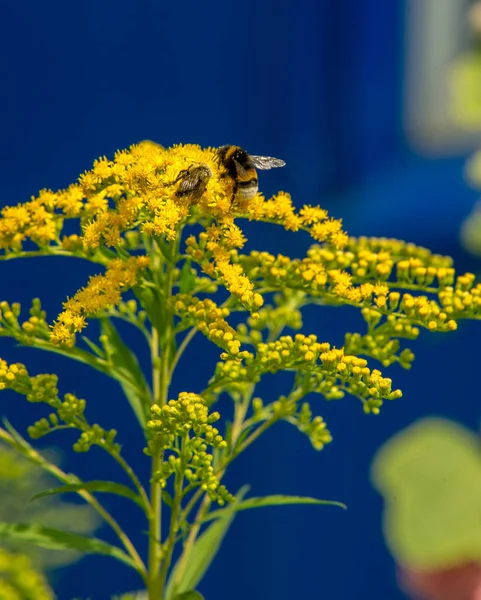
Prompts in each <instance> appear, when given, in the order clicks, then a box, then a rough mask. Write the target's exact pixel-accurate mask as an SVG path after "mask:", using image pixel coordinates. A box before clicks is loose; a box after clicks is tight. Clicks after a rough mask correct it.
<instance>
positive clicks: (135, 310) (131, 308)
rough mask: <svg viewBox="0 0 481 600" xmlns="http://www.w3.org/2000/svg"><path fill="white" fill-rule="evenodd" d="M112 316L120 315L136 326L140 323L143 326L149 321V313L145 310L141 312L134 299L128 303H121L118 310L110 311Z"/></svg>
mask: <svg viewBox="0 0 481 600" xmlns="http://www.w3.org/2000/svg"><path fill="white" fill-rule="evenodd" d="M110 315H111V316H117V315H119V316H120V317H122V318H124V319H125V320H127V321H130V322H131V323H134V324H135V323H140V324H142V325H143V324H144V323H145V321H146V320H147V313H146V312H145V310H139V307H138V305H137V302H136V301H135V300H133V299H131V300H127V302H121V303H120V304H119V305H118V307H117V308H116V309H113V310H111V311H110Z"/></svg>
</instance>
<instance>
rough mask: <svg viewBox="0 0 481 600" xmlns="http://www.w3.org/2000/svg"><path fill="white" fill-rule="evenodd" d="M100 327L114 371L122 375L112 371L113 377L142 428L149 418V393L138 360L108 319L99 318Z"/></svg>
mask: <svg viewBox="0 0 481 600" xmlns="http://www.w3.org/2000/svg"><path fill="white" fill-rule="evenodd" d="M100 328H101V333H102V335H105V336H107V339H108V342H107V343H108V345H109V346H110V348H109V351H110V361H111V362H112V363H113V364H114V365H115V369H116V371H118V372H119V373H120V374H121V375H123V376H124V377H123V378H122V379H118V378H117V377H116V376H115V373H113V377H115V378H116V379H117V380H118V381H119V383H120V385H121V386H122V389H123V390H124V393H125V395H126V396H127V399H128V401H129V403H130V406H131V407H132V409H133V411H134V413H135V415H136V417H137V419H138V421H139V423H140V425H141V427H142V429H145V425H146V423H147V420H148V418H149V416H148V405H149V398H150V395H151V393H150V388H149V385H148V384H147V381H146V380H145V377H144V374H143V373H142V370H141V368H140V366H139V361H138V360H137V357H136V356H135V354H134V353H133V352H132V351H131V350H130V348H129V347H128V346H126V345H125V344H124V342H123V341H122V338H121V337H120V335H119V332H118V331H117V329H116V328H115V326H114V325H113V323H112V321H111V320H110V319H107V318H104V319H100ZM126 379H128V380H131V381H133V382H135V384H136V387H134V386H133V385H129V384H128V383H127V382H126Z"/></svg>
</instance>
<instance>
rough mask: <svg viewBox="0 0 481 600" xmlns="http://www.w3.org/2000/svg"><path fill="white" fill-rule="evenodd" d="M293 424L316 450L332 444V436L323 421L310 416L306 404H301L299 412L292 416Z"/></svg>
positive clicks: (320, 418)
mask: <svg viewBox="0 0 481 600" xmlns="http://www.w3.org/2000/svg"><path fill="white" fill-rule="evenodd" d="M294 422H295V425H296V427H297V428H298V429H299V431H301V432H302V433H305V434H306V435H307V437H308V438H309V440H310V441H311V444H312V446H313V448H315V449H316V450H322V449H323V448H324V446H325V445H326V444H329V443H330V442H332V435H331V434H330V432H329V430H328V429H327V425H326V423H325V421H324V419H323V418H322V417H320V416H313V415H312V410H311V406H310V405H309V403H308V402H303V403H302V405H301V407H300V409H299V411H298V412H297V414H296V415H295V416H294Z"/></svg>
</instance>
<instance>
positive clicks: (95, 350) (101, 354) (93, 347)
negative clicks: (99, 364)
mask: <svg viewBox="0 0 481 600" xmlns="http://www.w3.org/2000/svg"><path fill="white" fill-rule="evenodd" d="M82 339H83V341H84V342H85V343H86V344H87V346H88V347H89V348H90V350H92V352H93V353H94V354H96V355H97V356H98V357H99V358H102V359H104V358H105V352H104V351H103V350H102V348H100V346H97V344H94V343H93V342H92V340H90V339H89V338H88V337H87V336H86V335H83V336H82Z"/></svg>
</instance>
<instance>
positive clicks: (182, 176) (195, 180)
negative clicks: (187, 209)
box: [172, 164, 212, 204]
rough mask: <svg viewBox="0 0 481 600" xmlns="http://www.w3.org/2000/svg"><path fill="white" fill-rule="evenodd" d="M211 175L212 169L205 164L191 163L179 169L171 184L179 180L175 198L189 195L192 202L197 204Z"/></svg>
mask: <svg viewBox="0 0 481 600" xmlns="http://www.w3.org/2000/svg"><path fill="white" fill-rule="evenodd" d="M211 177H212V171H211V169H210V167H208V166H207V165H204V164H201V165H191V166H190V167H189V168H188V169H183V170H182V171H180V173H179V174H178V175H177V177H176V179H175V181H173V182H172V184H173V185H175V184H176V183H179V182H180V183H179V186H178V188H177V190H176V192H175V195H176V196H177V198H182V197H183V196H190V199H191V202H192V204H197V203H198V202H199V200H200V199H201V198H202V194H203V193H204V192H205V190H206V188H207V184H208V183H209V179H210V178H211Z"/></svg>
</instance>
